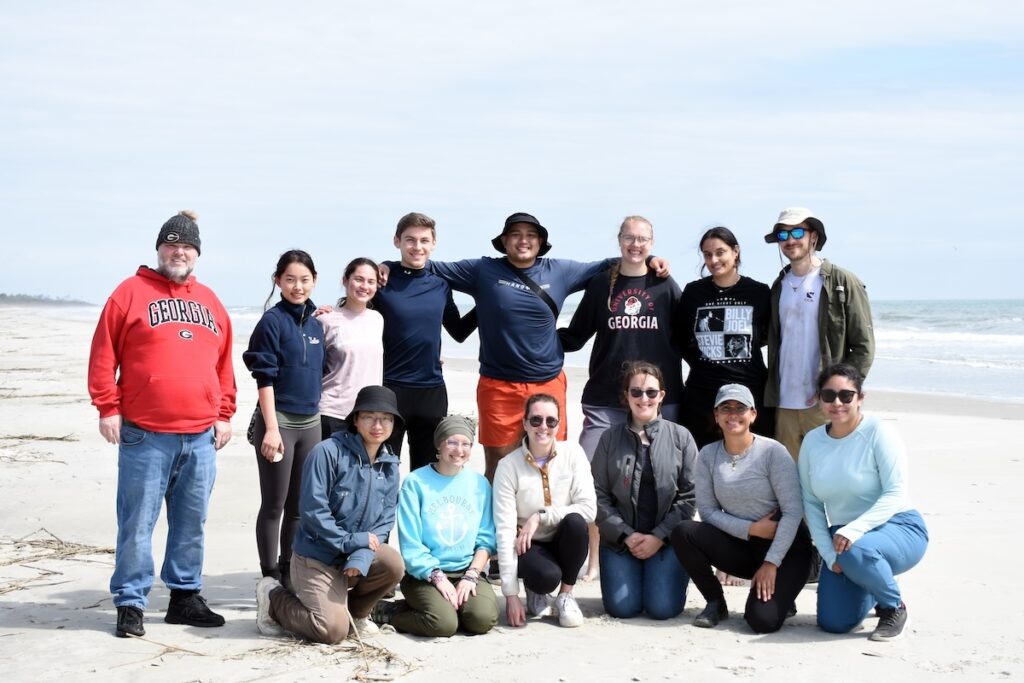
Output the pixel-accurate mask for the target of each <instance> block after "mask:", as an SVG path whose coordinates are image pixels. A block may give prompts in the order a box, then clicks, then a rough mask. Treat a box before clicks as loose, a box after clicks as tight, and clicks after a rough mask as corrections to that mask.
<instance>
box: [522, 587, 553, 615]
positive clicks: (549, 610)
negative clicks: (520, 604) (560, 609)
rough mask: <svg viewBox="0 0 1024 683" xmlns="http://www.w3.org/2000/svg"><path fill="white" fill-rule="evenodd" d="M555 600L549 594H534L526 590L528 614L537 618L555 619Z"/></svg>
mask: <svg viewBox="0 0 1024 683" xmlns="http://www.w3.org/2000/svg"><path fill="white" fill-rule="evenodd" d="M554 604H555V599H554V598H553V597H551V596H550V595H548V594H547V593H534V592H533V591H532V590H530V589H529V588H527V589H526V613H527V614H529V615H532V616H535V617H553V616H555V609H554Z"/></svg>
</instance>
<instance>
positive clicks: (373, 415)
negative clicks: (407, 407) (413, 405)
mask: <svg viewBox="0 0 1024 683" xmlns="http://www.w3.org/2000/svg"><path fill="white" fill-rule="evenodd" d="M345 421H346V423H347V424H348V431H337V432H335V433H334V434H332V435H331V438H329V439H325V440H324V441H321V442H320V443H319V444H317V445H316V446H315V447H314V448H313V450H312V451H310V453H309V455H308V456H307V457H306V464H305V467H304V468H303V470H302V489H301V493H300V494H299V513H300V515H301V521H300V522H299V529H298V531H297V532H296V535H295V549H294V552H293V553H292V567H291V579H292V585H293V586H294V591H295V592H294V593H292V592H291V591H289V590H288V589H287V588H285V587H283V586H282V585H281V584H280V582H278V581H277V580H276V579H274V578H273V577H271V576H267V577H264V578H263V579H261V580H260V582H259V583H257V584H256V609H257V615H256V626H257V628H258V629H259V630H260V632H261V633H264V634H266V635H282V634H283V633H284V631H288V632H291V633H294V634H296V635H300V636H302V637H304V638H308V639H309V640H312V641H315V642H318V643H328V644H333V643H338V642H340V641H341V640H343V639H344V638H345V637H346V636H347V635H348V634H349V632H350V631H355V632H358V633H360V634H361V635H369V634H372V633H376V632H377V631H378V630H379V629H378V628H377V626H376V624H374V623H373V622H372V621H371V620H370V618H369V616H370V612H371V611H372V610H373V608H374V606H375V605H376V604H377V602H379V601H380V599H381V598H382V597H384V595H385V594H386V593H387V592H388V591H389V590H391V589H392V588H394V586H395V583H397V582H398V580H399V579H401V578H402V575H403V574H404V573H405V565H404V564H403V562H402V557H401V555H399V554H398V551H397V550H395V549H394V548H392V547H391V546H389V545H387V539H388V535H389V534H390V533H391V529H392V527H393V526H394V525H395V513H396V508H397V505H398V457H397V456H395V454H394V453H392V452H391V449H390V448H389V447H388V445H387V440H388V437H390V436H391V431H392V430H393V429H394V426H395V424H401V423H402V416H401V415H400V414H399V413H398V402H397V400H396V399H395V393H394V392H393V391H391V390H390V389H388V388H387V387H383V386H367V387H363V388H362V389H360V390H359V393H358V394H357V395H356V401H355V404H354V406H353V408H352V412H351V413H349V415H348V417H347V418H346V420H345ZM349 614H351V615H352V620H351V622H350V620H349ZM282 628H283V629H284V631H282Z"/></svg>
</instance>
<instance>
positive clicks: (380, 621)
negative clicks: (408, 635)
mask: <svg viewBox="0 0 1024 683" xmlns="http://www.w3.org/2000/svg"><path fill="white" fill-rule="evenodd" d="M400 603H402V604H404V603H405V600H380V601H378V602H377V604H376V605H374V606H373V609H372V610H370V621H372V622H373V623H375V624H377V625H378V626H383V625H384V624H390V623H391V617H392V616H394V614H395V612H397V611H398V609H399V604H400Z"/></svg>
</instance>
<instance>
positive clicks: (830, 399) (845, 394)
mask: <svg viewBox="0 0 1024 683" xmlns="http://www.w3.org/2000/svg"><path fill="white" fill-rule="evenodd" d="M818 396H819V397H820V398H821V402H822V403H835V400H836V398H838V399H839V400H840V401H842V402H843V403H853V399H855V398H857V396H859V393H858V392H856V391H854V390H853V389H843V390H842V391H833V390H832V389H822V390H821V391H819V392H818Z"/></svg>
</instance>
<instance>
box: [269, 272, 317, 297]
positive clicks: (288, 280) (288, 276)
mask: <svg viewBox="0 0 1024 683" xmlns="http://www.w3.org/2000/svg"><path fill="white" fill-rule="evenodd" d="M274 284H276V285H277V286H278V287H280V288H281V295H282V296H283V297H284V299H285V301H287V302H288V303H292V304H304V303H306V301H307V300H308V299H309V297H310V296H312V294H313V288H314V287H315V286H316V276H315V275H313V273H312V272H311V271H310V270H309V268H307V267H306V266H304V265H302V264H301V263H290V264H288V267H287V268H285V269H284V272H283V273H281V275H280V276H279V277H276V278H274Z"/></svg>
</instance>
